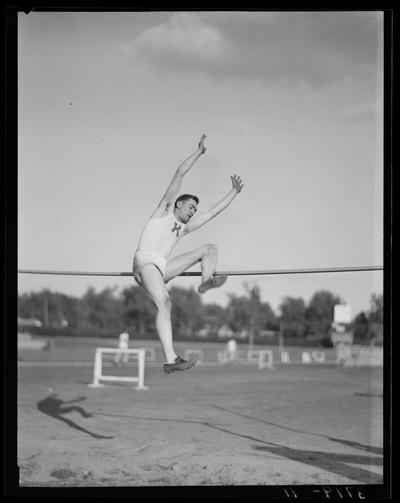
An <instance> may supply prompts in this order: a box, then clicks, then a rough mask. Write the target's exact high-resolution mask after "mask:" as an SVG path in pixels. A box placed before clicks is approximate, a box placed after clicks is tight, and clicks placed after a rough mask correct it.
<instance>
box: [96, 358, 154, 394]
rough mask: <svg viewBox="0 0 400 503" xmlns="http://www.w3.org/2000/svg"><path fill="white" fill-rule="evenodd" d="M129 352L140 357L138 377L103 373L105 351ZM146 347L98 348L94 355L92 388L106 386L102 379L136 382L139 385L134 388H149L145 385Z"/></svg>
mask: <svg viewBox="0 0 400 503" xmlns="http://www.w3.org/2000/svg"><path fill="white" fill-rule="evenodd" d="M119 352H124V353H129V354H132V355H136V356H137V359H138V376H137V377H123V376H111V375H103V374H102V366H103V365H102V356H103V354H105V353H119ZM145 354H146V350H145V349H119V348H96V353H95V357H94V371H93V382H92V383H91V384H89V387H91V388H99V387H102V386H104V384H101V383H100V381H111V382H136V383H137V386H135V387H134V389H147V386H145V385H144V362H145Z"/></svg>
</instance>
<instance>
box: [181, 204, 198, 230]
mask: <svg viewBox="0 0 400 503" xmlns="http://www.w3.org/2000/svg"><path fill="white" fill-rule="evenodd" d="M196 211H197V203H196V201H195V200H194V199H186V200H185V201H179V203H178V212H179V217H180V219H181V220H182V222H183V223H184V224H187V223H188V222H189V220H190V219H191V218H192V217H193V216H194V215H195V213H196Z"/></svg>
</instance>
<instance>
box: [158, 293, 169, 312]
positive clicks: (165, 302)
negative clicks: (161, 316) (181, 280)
mask: <svg viewBox="0 0 400 503" xmlns="http://www.w3.org/2000/svg"><path fill="white" fill-rule="evenodd" d="M154 302H155V304H156V306H157V309H158V310H159V311H163V312H166V311H168V312H169V311H171V308H172V301H171V297H170V296H169V295H168V294H165V295H162V296H160V297H158V298H157V299H154Z"/></svg>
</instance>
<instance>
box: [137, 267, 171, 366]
mask: <svg viewBox="0 0 400 503" xmlns="http://www.w3.org/2000/svg"><path fill="white" fill-rule="evenodd" d="M141 277H142V283H143V287H144V289H145V291H146V293H147V294H148V296H149V297H150V299H151V300H152V301H153V303H154V304H155V306H156V308H157V315H156V329H157V333H158V336H159V338H160V341H161V344H162V347H163V350H164V354H165V359H166V361H167V363H173V362H174V361H175V358H176V357H177V355H176V353H175V351H174V347H173V341H172V324H171V299H170V296H169V293H168V290H167V288H166V286H165V283H164V279H163V277H162V275H161V272H160V270H159V269H158V268H157V267H156V266H155V265H154V264H147V265H145V266H144V267H143V269H142V271H141Z"/></svg>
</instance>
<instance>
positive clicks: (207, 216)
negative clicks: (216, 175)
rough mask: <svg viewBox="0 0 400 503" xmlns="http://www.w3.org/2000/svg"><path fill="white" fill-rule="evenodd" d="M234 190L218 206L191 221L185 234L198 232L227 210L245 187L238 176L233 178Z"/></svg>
mask: <svg viewBox="0 0 400 503" xmlns="http://www.w3.org/2000/svg"><path fill="white" fill-rule="evenodd" d="M231 180H232V189H231V190H230V192H228V194H227V195H226V196H225V197H224V198H223V199H221V201H219V202H218V203H217V204H214V206H212V207H211V208H210V209H209V210H208V211H206V212H205V213H201V214H200V215H198V216H196V217H195V218H193V220H191V221H190V222H189V223H188V224H186V227H185V230H184V232H185V234H187V233H189V232H193V231H195V230H197V229H198V228H199V227H201V226H202V225H204V224H205V223H207V222H208V221H210V220H211V219H212V218H214V217H216V216H217V215H218V214H219V213H221V211H223V210H224V209H225V208H227V207H228V206H229V205H230V204H231V202H232V201H233V200H234V199H235V197H236V196H237V195H238V194H239V193H240V192H241V191H242V189H243V187H244V185H243V182H242V180H241V178H240V177H239V176H237V175H233V176H231Z"/></svg>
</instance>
